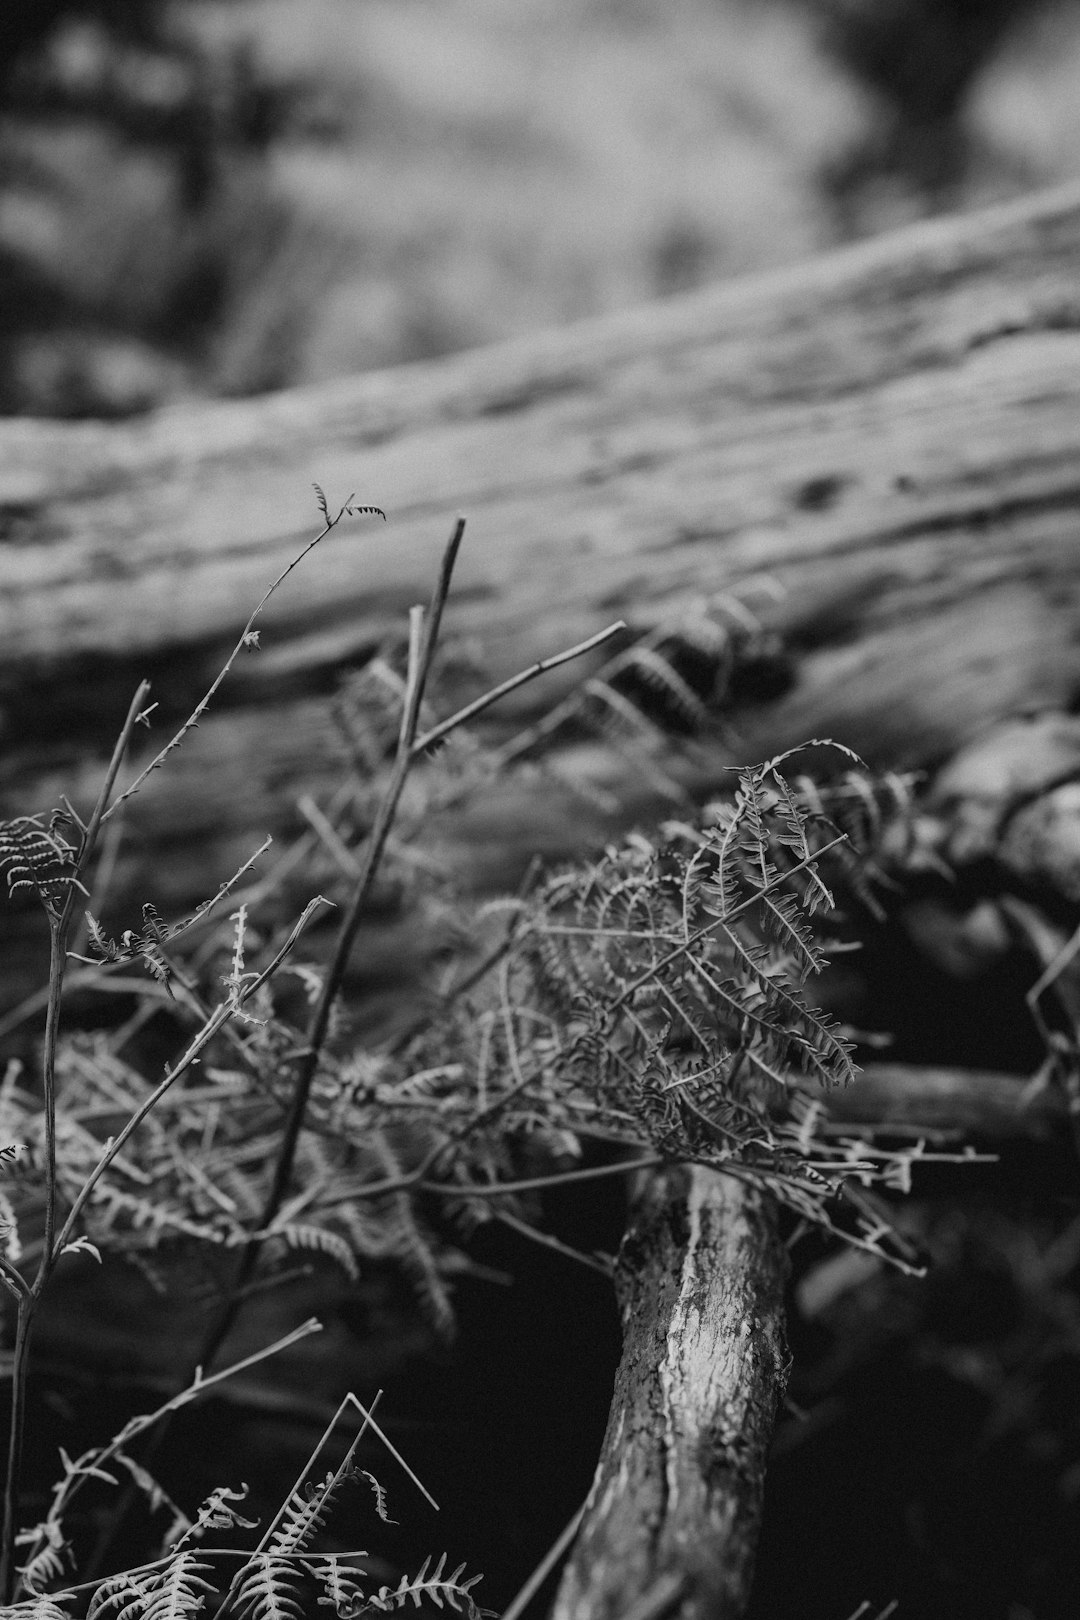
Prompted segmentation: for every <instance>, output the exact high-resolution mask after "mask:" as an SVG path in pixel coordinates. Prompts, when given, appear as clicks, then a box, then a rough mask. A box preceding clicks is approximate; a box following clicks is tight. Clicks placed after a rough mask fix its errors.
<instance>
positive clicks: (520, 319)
mask: <svg viewBox="0 0 1080 1620" xmlns="http://www.w3.org/2000/svg"><path fill="white" fill-rule="evenodd" d="M1078 73H1080V7H1078V6H1077V4H1076V0H302V3H300V0H6V4H5V5H4V7H3V8H2V10H0V290H2V296H0V411H3V412H5V413H20V412H22V413H30V414H48V415H65V416H80V415H112V416H123V415H128V414H131V413H134V412H137V411H140V410H143V409H145V408H147V407H150V406H152V405H154V404H158V403H162V402H166V401H168V400H171V399H176V398H179V397H184V396H190V395H196V396H198V395H207V394H210V395H230V394H232V395H236V394H246V393H251V392H258V391H261V390H264V389H267V388H274V387H280V386H285V385H289V384H293V383H308V382H317V381H320V380H323V379H326V378H330V377H333V376H338V375H342V374H346V373H350V372H355V371H360V370H365V369H368V368H370V367H377V366H384V365H393V364H397V363H399V362H401V361H408V360H414V359H423V358H428V357H431V356H434V355H439V354H443V353H448V352H450V351H453V350H457V349H462V348H466V347H469V346H471V345H474V344H479V343H484V342H488V341H491V340H494V339H498V338H503V337H508V336H512V335H514V334H520V333H526V332H529V331H533V330H538V329H540V328H543V327H545V326H549V325H552V324H555V323H561V322H564V321H569V320H573V319H576V318H578V317H582V316H589V315H597V314H602V313H604V312H606V311H610V310H614V309H618V308H621V307H625V306H627V305H632V304H636V303H640V302H642V301H645V300H647V299H650V298H655V297H663V296H666V295H668V294H671V293H675V292H680V291H684V290H688V289H691V288H694V287H697V286H701V285H703V284H706V283H708V282H710V281H714V280H716V279H717V278H720V277H724V276H729V275H733V274H737V273H739V272H745V271H748V270H756V269H759V268H763V267H765V266H769V265H776V264H781V263H786V262H790V261H792V260H795V259H799V258H802V257H805V256H807V255H809V254H811V253H813V252H815V251H818V250H820V249H822V248H825V247H827V246H829V245H831V244H834V243H836V242H838V241H843V240H846V239H850V238H852V237H856V236H860V235H865V234H868V233H870V232H875V231H878V230H881V229H883V228H886V227H888V226H890V225H894V224H899V223H902V222H904V221H906V220H909V219H911V218H915V217H919V216H921V215H924V214H926V213H929V212H934V211H940V210H944V209H952V208H966V207H971V206H976V205H978V204H979V203H983V202H987V201H990V200H993V199H997V198H1003V197H1007V196H1009V195H1013V194H1016V193H1018V192H1020V191H1023V190H1027V189H1029V188H1031V187H1033V186H1035V185H1039V184H1043V183H1048V182H1052V181H1054V180H1057V179H1062V178H1066V177H1068V176H1070V175H1072V174H1074V173H1075V172H1076V171H1077V169H1078V168H1080V101H1078V99H1077V97H1076V94H1075V86H1076V83H1077V77H1078Z"/></svg>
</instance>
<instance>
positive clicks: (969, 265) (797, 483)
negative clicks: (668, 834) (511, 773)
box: [0, 187, 1080, 902]
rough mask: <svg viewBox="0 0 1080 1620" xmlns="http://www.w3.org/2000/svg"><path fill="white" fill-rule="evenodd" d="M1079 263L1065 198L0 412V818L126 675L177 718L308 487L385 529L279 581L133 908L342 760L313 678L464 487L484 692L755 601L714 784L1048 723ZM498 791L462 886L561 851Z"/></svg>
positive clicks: (633, 792) (138, 869) (1073, 394)
mask: <svg viewBox="0 0 1080 1620" xmlns="http://www.w3.org/2000/svg"><path fill="white" fill-rule="evenodd" d="M1078 264H1080V190H1078V189H1077V188H1075V187H1074V188H1071V189H1069V190H1067V191H1063V192H1055V193H1053V194H1048V195H1044V196H1040V197H1037V198H1034V199H1032V200H1030V201H1026V202H1024V203H1021V204H1016V205H1010V206H1008V207H1005V208H1000V209H997V210H994V211H991V212H988V213H984V214H980V215H975V216H971V217H968V218H962V219H949V220H943V221H937V222H932V223H929V224H924V225H920V226H918V227H915V228H913V229H910V230H907V231H904V232H901V233H898V234H896V235H894V236H890V237H887V238H884V239H881V240H879V241H875V242H873V243H870V244H864V245H860V246H858V247H856V248H853V249H850V250H846V251H843V252H840V253H837V254H832V255H829V256H827V257H824V258H822V259H820V260H817V261H814V262H811V263H809V264H805V265H801V266H797V267H795V268H793V269H791V270H787V271H784V272H782V273H779V274H771V275H768V276H763V277H755V278H753V280H746V281H740V282H735V283H731V284H728V285H721V286H718V287H715V288H712V289H709V290H707V291H705V292H701V293H698V294H694V295H692V296H689V297H686V298H681V299H677V300H673V301H671V302H670V303H666V304H663V305H659V306H654V307H651V308H648V309H645V310H641V311H638V312H633V313H630V314H621V315H618V316H614V317H609V318H605V319H603V320H600V321H597V322H591V323H586V324H584V325H580V326H577V327H572V328H569V329H567V330H564V331H558V332H552V333H547V334H542V335H540V336H537V337H532V338H529V339H527V340H523V341H520V342H515V343H513V344H508V345H503V346H500V347H498V348H494V349H491V350H484V351H480V352H476V353H472V354H465V355H460V356H456V357H453V358H451V359H448V360H445V361H439V362H436V363H431V364H425V365H421V366H411V367H403V368H400V369H399V370H396V371H393V372H385V373H379V374H375V375H369V376H365V377H360V378H356V379H351V380H348V381H345V382H341V383H334V384H331V385H325V386H322V387H320V388H318V389H309V390H294V391H291V392H287V393H283V394H278V395H271V396H267V397H265V398H262V399H257V400H250V401H242V402H228V403H214V404H207V403H202V404H198V405H193V406H184V407H178V408H174V409H170V410H167V411H163V412H161V413H160V414H158V415H155V416H153V417H151V418H148V419H146V420H144V421H138V422H134V423H127V424H120V425H117V424H99V423H83V424H57V423H44V422H35V421H5V422H3V423H0V560H2V568H0V716H2V724H3V730H2V735H3V738H4V745H5V746H4V753H3V760H2V763H0V811H2V812H3V813H12V812H15V811H28V810H34V809H37V808H40V807H42V805H44V804H45V803H47V802H48V800H49V799H50V798H51V797H52V796H54V795H55V792H56V791H57V790H58V789H59V788H61V787H64V788H67V789H69V790H71V789H74V791H75V793H76V794H78V795H80V796H84V795H86V794H88V793H89V792H90V791H91V790H92V787H93V783H94V780H95V778H96V775H97V773H98V771H99V770H100V761H101V756H102V755H103V754H104V752H105V751H106V750H107V747H108V744H109V742H110V741H111V739H112V737H113V735H114V734H115V730H116V727H117V725H118V723H119V720H120V717H121V716H122V714H123V712H124V708H125V706H126V703H127V700H128V697H129V696H130V692H131V690H132V687H133V685H134V683H135V680H136V679H137V678H138V677H140V676H142V675H144V674H148V675H149V676H150V677H151V678H152V679H153V680H154V683H155V690H154V696H155V697H156V698H157V699H158V700H159V702H160V704H161V706H162V707H161V713H162V715H163V716H173V717H175V716H176V715H179V714H180V713H182V712H184V711H185V710H186V709H187V707H188V706H190V704H191V703H192V702H193V701H194V699H195V698H196V697H197V696H198V695H200V693H201V692H202V691H203V690H204V689H205V687H206V685H207V684H208V683H209V680H210V678H211V677H212V675H213V674H214V673H215V672H216V670H217V668H218V667H219V664H220V661H221V658H222V656H223V653H224V651H225V649H226V647H227V646H228V645H229V644H231V640H232V638H233V637H234V636H235V634H236V632H237V631H238V628H239V626H240V625H241V624H242V623H243V621H244V619H245V617H246V615H247V613H248V611H249V610H250V608H251V606H252V605H253V604H254V602H255V601H256V600H257V598H258V597H259V595H260V594H261V592H262V590H263V589H264V588H265V586H266V585H267V583H268V582H269V580H270V579H271V578H272V577H273V575H274V574H275V572H276V571H277V570H278V569H279V568H280V567H282V566H283V565H284V563H285V562H286V561H287V560H288V559H289V558H290V557H291V556H292V555H294V554H295V552H296V551H297V550H298V549H299V547H300V545H301V543H302V541H303V540H304V538H306V537H307V536H308V535H309V534H310V533H311V532H312V531H313V529H314V527H315V526H316V524H317V521H318V519H317V514H316V512H315V508H314V503H313V499H312V497H311V494H310V488H309V486H310V484H311V482H312V481H313V480H318V481H319V482H320V483H321V484H322V485H323V486H324V487H325V488H326V489H327V491H328V493H329V495H330V497H331V500H334V499H336V498H342V499H344V497H346V496H347V495H348V494H349V493H350V492H352V491H355V492H356V494H357V498H358V499H359V500H361V501H366V502H377V503H378V504H380V505H381V506H383V507H385V508H386V509H387V511H388V513H389V522H388V523H387V524H386V525H383V524H382V523H381V522H380V521H379V520H378V519H377V518H374V519H373V518H364V519H359V520H357V522H356V524H354V525H352V526H349V527H348V529H347V532H346V530H343V531H341V532H340V533H339V534H337V535H335V536H332V537H331V538H330V539H328V540H327V541H326V542H324V544H323V546H322V547H320V548H319V550H318V551H316V553H315V554H314V555H313V556H312V557H311V558H309V559H308V561H307V562H306V563H305V564H304V566H303V567H302V568H301V569H299V570H298V571H297V573H296V574H295V575H294V576H293V577H292V579H291V580H290V581H289V583H288V585H287V586H286V587H285V588H284V589H283V591H282V592H281V593H279V595H278V596H277V597H276V598H275V599H274V601H273V602H272V603H271V604H270V606H269V608H268V610H267V613H266V616H265V621H264V625H263V647H262V650H261V651H260V652H258V653H249V654H245V655H244V658H243V659H242V661H241V664H240V667H239V669H238V670H237V672H236V673H235V675H234V677H233V678H232V679H231V680H230V682H229V683H228V684H227V686H226V688H225V689H224V691H223V692H222V694H221V697H220V699H219V701H218V703H217V704H216V705H215V711H214V712H213V713H212V714H211V715H210V716H209V717H208V719H207V720H206V722H205V723H204V725H203V728H202V730H201V731H200V732H199V734H198V736H197V738H195V739H192V740H191V741H190V742H189V743H188V745H187V746H186V747H185V748H184V749H183V750H182V751H181V753H180V754H179V755H178V756H177V757H176V758H175V760H174V761H173V765H172V768H171V769H170V772H169V773H168V781H167V783H165V782H154V783H152V784H151V785H150V789H149V791H148V792H147V794H146V795H145V797H144V799H143V801H142V803H141V804H140V806H139V807H138V809H137V811H135V812H134V813H133V822H132V825H133V828H134V829H135V834H136V837H137V841H138V843H139V845H140V846H141V849H142V851H143V856H142V858H141V859H140V861H139V862H137V863H136V864H135V865H134V866H130V865H129V866H128V867H127V868H125V870H124V872H123V874H122V877H123V884H122V887H123V886H124V884H129V885H130V892H131V893H132V894H133V895H135V894H136V893H138V891H139V889H140V885H141V884H142V883H143V882H145V879H146V876H147V872H148V871H150V870H153V868H154V867H157V866H159V865H160V864H161V862H162V860H163V859H167V860H168V861H169V862H170V863H171V865H172V867H173V870H174V872H175V874H176V875H175V877H174V878H173V879H171V886H172V887H173V888H174V889H175V890H176V891H177V893H176V896H175V898H176V900H177V901H178V902H179V900H180V899H181V895H182V891H184V890H185V889H186V890H188V891H190V893H191V896H192V897H194V895H195V893H196V891H198V893H200V894H201V892H202V891H203V889H204V887H205V884H206V882H207V879H208V876H210V875H218V874H222V873H223V872H224V870H225V869H226V867H227V866H228V864H229V862H230V860H231V858H232V857H233V856H234V854H235V853H236V850H237V848H238V847H243V848H247V847H249V845H250V838H251V833H252V831H253V830H257V831H259V832H260V833H261V831H262V830H263V829H265V828H267V827H271V828H274V827H280V826H281V825H282V823H283V822H287V821H288V819H289V817H290V815H291V813H292V811H291V806H292V803H293V800H294V799H295V796H296V794H297V793H298V792H300V791H304V790H307V791H314V792H316V793H318V792H319V790H320V788H322V787H323V786H325V785H326V784H327V783H328V782H329V781H330V780H332V779H333V778H334V776H335V775H336V773H337V772H338V771H339V769H340V764H341V751H340V748H339V745H338V741H337V738H336V734H335V733H334V730H333V727H332V726H331V725H330V724H329V722H328V720H327V716H326V705H325V702H324V701H323V698H324V694H325V693H326V692H327V691H328V690H329V689H331V688H332V687H333V685H334V682H335V681H336V679H337V678H338V676H339V675H340V673H341V672H342V671H343V670H346V669H348V668H349V667H352V666H354V665H355V664H356V663H358V662H361V661H363V660H364V659H366V658H367V657H368V656H369V654H370V653H371V651H372V649H373V648H375V647H376V646H377V645H379V644H380V642H381V641H382V640H383V639H384V638H385V637H386V636H387V635H388V634H396V633H399V632H400V631H401V628H402V623H403V615H404V613H405V610H406V609H407V608H408V606H409V604H410V603H412V602H414V601H419V600H426V598H427V595H428V592H429V588H430V581H431V578H432V576H433V570H434V564H435V560H436V557H437V555H438V552H439V550H440V549H441V546H442V544H443V542H444V540H445V538H446V535H447V533H448V531H449V528H450V526H451V523H452V520H453V515H454V512H455V511H457V510H461V511H463V512H464V513H466V515H467V516H468V518H469V530H468V534H467V537H466V543H465V547H464V551H463V555H462V560H461V563H460V565H459V575H458V581H457V588H456V591H455V594H454V597H453V599H452V601H451V603H450V609H449V612H448V614H447V620H446V628H447V632H448V634H449V635H451V636H454V635H457V636H460V637H462V638H465V640H466V641H468V642H469V643H470V644H471V645H472V646H473V647H474V648H476V649H477V650H479V652H480V653H481V654H482V655H483V658H484V659H485V661H486V663H487V665H488V667H489V669H490V671H491V674H492V676H493V678H501V677H502V676H505V675H506V674H507V673H509V672H510V671H511V670H512V669H514V668H517V667H520V665H522V664H524V663H527V662H529V661H530V660H532V659H533V658H534V657H536V656H538V655H539V654H542V653H545V652H550V651H552V650H554V649H555V648H557V647H559V646H561V645H565V644H566V643H568V642H570V641H572V640H575V639H577V638H578V637H579V636H581V635H584V634H587V633H590V632H592V631H593V630H595V629H597V628H599V627H600V626H601V625H603V624H605V623H608V622H610V621H611V620H612V619H614V618H615V617H617V616H620V615H621V616H623V617H625V618H627V619H628V620H629V621H630V623H631V625H632V626H633V627H634V628H636V629H644V628H647V627H648V626H650V625H652V624H654V623H655V622H656V621H657V620H660V619H665V618H670V617H674V618H678V617H679V615H681V614H685V613H686V612H688V611H691V612H693V611H698V610H700V606H701V604H702V602H705V601H710V600H711V601H712V602H713V603H714V605H715V604H716V602H717V599H718V598H720V599H722V598H724V597H725V596H730V595H732V594H736V595H737V594H740V593H741V594H743V595H747V596H748V597H749V598H750V599H751V600H752V602H753V605H754V608H755V611H757V612H758V613H759V614H760V615H761V617H762V618H763V619H764V620H765V622H766V623H767V624H768V625H769V626H770V627H772V628H774V629H775V630H776V631H777V632H778V633H779V634H780V635H782V636H783V637H785V638H786V643H787V648H788V655H787V660H786V662H784V663H783V665H782V667H781V668H779V669H773V670H772V671H770V672H769V674H768V679H767V681H766V682H765V684H764V685H762V684H761V683H758V684H756V685H755V683H754V682H753V681H749V682H748V683H746V684H745V685H744V687H743V689H742V690H741V691H740V692H737V693H736V699H737V704H736V715H735V727H736V731H737V739H736V740H735V741H734V742H733V745H732V748H731V749H730V750H729V751H728V753H727V754H726V755H724V757H718V758H717V759H716V761H715V768H716V769H718V768H719V766H720V765H721V764H723V763H726V762H727V758H728V757H730V755H731V754H732V753H735V754H737V755H739V756H740V757H742V758H744V759H745V758H748V757H755V756H760V755H761V754H763V753H767V752H769V751H772V750H774V749H776V748H780V747H784V746H787V745H789V744H792V743H795V742H798V741H800V740H802V739H803V738H804V737H806V736H808V735H815V734H821V733H823V732H824V733H828V734H832V735H835V736H837V737H838V738H840V739H842V740H843V741H845V742H847V743H849V744H850V745H851V746H853V747H855V748H857V749H859V750H860V751H862V752H864V753H865V754H866V755H867V757H868V758H870V759H871V760H872V761H873V762H876V763H881V764H888V765H893V766H896V765H904V764H923V763H925V762H927V761H928V760H936V759H940V758H944V757H947V756H948V755H949V754H951V753H952V752H953V751H954V750H955V749H956V748H957V747H959V746H960V745H961V744H962V743H964V742H966V741H967V740H968V739H969V738H970V737H971V736H972V734H973V733H975V732H976V731H978V730H979V729H980V728H981V727H982V726H984V725H986V724H988V723H990V722H991V721H993V720H996V719H998V718H1000V717H1001V716H1002V715H1003V714H1007V713H1010V712H1014V711H1015V710H1017V709H1019V708H1031V707H1033V706H1056V707H1063V708H1068V707H1069V705H1070V702H1071V701H1072V700H1073V698H1074V697H1075V695H1076V693H1077V691H1078V690H1080V571H1078V570H1077V567H1076V544H1077V526H1078V523H1077V514H1078V508H1080V472H1078V468H1080V453H1078V452H1080V316H1078V314H1077V306H1076V294H1075V286H1076V272H1077V266H1078ZM763 579H764V580H769V581H772V582H774V583H775V584H776V585H777V586H778V587H779V589H780V592H781V595H780V599H779V601H776V602H773V601H772V599H771V596H770V595H769V594H768V592H763V591H761V590H760V589H759V587H760V586H761V584H762V581H763ZM755 592H756V593H757V594H756V595H755ZM719 611H720V614H721V617H723V609H722V606H721V608H720V609H719ZM584 672H585V673H587V670H585V671H584ZM582 673H583V669H582V667H581V666H578V667H574V666H570V667H568V668H567V669H564V670H563V671H562V672H560V673H558V674H553V675H552V676H550V677H548V678H547V679H545V681H543V682H542V683H539V684H537V685H536V686H534V687H530V688H526V689H525V690H524V691H523V692H522V693H520V694H519V695H518V696H517V697H516V698H515V699H514V700H512V701H511V702H510V704H509V705H508V706H507V707H506V708H504V709H503V710H502V711H501V712H500V714H499V716H498V719H497V722H495V723H498V724H501V725H506V724H509V723H510V722H511V720H512V719H514V720H520V719H522V718H527V717H528V716H529V715H530V714H532V713H534V712H536V710H537V709H539V708H544V707H546V706H547V705H548V704H549V703H551V702H552V701H554V699H555V698H557V697H558V696H559V695H561V693H562V692H563V691H565V690H566V688H567V687H568V686H569V685H571V684H573V683H574V682H575V681H576V680H577V679H578V678H579V677H580V675H581V674H582ZM719 754H723V750H720V751H719ZM610 774H611V775H613V776H614V778H615V785H616V787H617V788H625V789H626V791H627V793H628V795H629V797H630V799H631V800H634V799H635V796H636V800H637V802H639V803H640V802H641V799H642V789H641V785H640V783H635V782H633V781H632V780H631V781H628V780H627V777H626V773H625V772H624V773H623V777H622V780H621V782H620V780H619V772H618V767H617V765H615V764H612V765H611V766H610ZM706 774H707V773H706ZM714 774H715V770H714ZM516 808H517V809H518V810H519V811H520V812H521V816H520V819H519V820H518V821H515V819H514V817H513V816H512V815H510V816H507V815H504V816H503V817H502V818H501V825H502V826H503V827H504V828H505V831H503V832H501V833H499V834H497V835H496V836H495V837H493V836H492V829H491V827H490V825H485V826H484V828H483V829H482V830H480V831H478V830H477V829H476V828H475V827H458V828H456V829H455V830H454V832H453V839H454V840H456V841H457V843H458V844H459V845H460V847H461V849H462V851H463V860H464V861H465V863H466V864H469V862H470V861H471V862H472V863H474V864H475V865H476V866H477V868H478V869H480V871H481V875H482V874H483V871H484V870H488V871H490V870H491V869H492V868H497V869H499V879H498V880H499V881H501V880H502V874H503V871H505V869H506V868H507V867H512V866H513V865H514V863H515V862H516V861H518V860H519V859H520V858H521V856H522V854H523V853H524V852H525V851H527V850H528V849H529V848H531V847H537V846H539V847H541V848H551V847H557V846H559V844H560V843H561V844H562V845H563V846H566V845H567V844H572V843H573V842H574V840H575V837H576V836H577V834H576V830H575V828H574V827H573V825H572V822H573V816H572V815H568V813H567V808H566V806H565V805H563V806H561V807H560V806H557V805H556V806H552V805H548V806H545V807H543V808H538V807H537V806H535V805H533V806H528V805H518V806H516ZM143 897H145V896H143ZM184 897H185V898H186V896H184ZM165 898H166V899H169V900H171V899H172V898H173V896H166V897H165Z"/></svg>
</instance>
